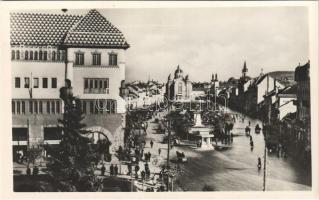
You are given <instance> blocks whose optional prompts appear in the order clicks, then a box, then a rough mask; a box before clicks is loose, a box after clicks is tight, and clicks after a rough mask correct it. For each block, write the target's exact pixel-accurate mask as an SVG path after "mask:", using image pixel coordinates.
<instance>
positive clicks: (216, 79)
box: [215, 73, 218, 81]
mask: <svg viewBox="0 0 319 200" xmlns="http://www.w3.org/2000/svg"><path fill="white" fill-rule="evenodd" d="M215 81H218V78H217V73H216V74H215Z"/></svg>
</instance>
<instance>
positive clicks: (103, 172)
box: [101, 164, 105, 176]
mask: <svg viewBox="0 0 319 200" xmlns="http://www.w3.org/2000/svg"><path fill="white" fill-rule="evenodd" d="M104 174H105V166H104V164H103V165H102V167H101V175H102V176H104Z"/></svg>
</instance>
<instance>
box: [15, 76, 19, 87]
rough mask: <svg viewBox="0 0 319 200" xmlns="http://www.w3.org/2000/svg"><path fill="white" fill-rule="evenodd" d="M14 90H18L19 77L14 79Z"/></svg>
mask: <svg viewBox="0 0 319 200" xmlns="http://www.w3.org/2000/svg"><path fill="white" fill-rule="evenodd" d="M14 82H15V88H20V78H19V77H15V81H14Z"/></svg>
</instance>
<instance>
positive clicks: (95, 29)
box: [10, 10, 129, 152]
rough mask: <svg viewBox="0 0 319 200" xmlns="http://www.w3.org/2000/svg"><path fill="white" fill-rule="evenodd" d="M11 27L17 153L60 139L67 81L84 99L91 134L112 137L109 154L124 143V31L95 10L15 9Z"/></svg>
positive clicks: (13, 122)
mask: <svg viewBox="0 0 319 200" xmlns="http://www.w3.org/2000/svg"><path fill="white" fill-rule="evenodd" d="M10 25H11V31H10V43H11V69H12V79H11V80H12V81H13V82H12V84H11V85H12V88H11V90H12V140H13V141H12V142H13V152H16V151H17V150H19V149H26V148H27V146H30V147H35V146H39V145H40V144H58V143H59V140H60V138H61V133H59V129H58V128H57V123H58V122H57V119H58V118H60V119H61V118H62V113H63V102H62V101H61V99H60V97H59V89H60V88H61V87H63V86H64V85H65V80H66V79H68V80H70V81H71V84H72V88H73V94H74V95H75V96H76V97H78V98H79V99H80V100H81V103H82V111H83V114H84V116H85V118H84V121H83V122H84V123H85V124H86V125H87V129H89V130H91V131H92V132H93V134H91V135H88V137H93V138H94V139H96V138H102V139H107V140H110V141H111V143H112V144H111V146H110V151H111V152H114V151H116V150H117V148H118V147H119V146H120V145H123V143H124V141H123V140H124V128H125V112H126V102H125V100H124V99H123V98H122V95H121V92H120V88H121V83H122V82H124V80H125V52H126V50H127V49H128V48H129V44H128V43H127V41H126V39H125V38H124V35H123V34H122V33H121V32H120V31H119V30H118V29H117V28H116V27H115V26H114V25H113V24H111V23H110V22H109V21H108V20H107V19H106V18H105V17H104V16H103V15H102V14H101V13H99V12H98V11H97V10H90V11H89V12H88V13H87V14H86V15H83V16H82V15H70V14H67V13H59V14H47V13H34V12H33V13H31V12H26V13H11V16H10Z"/></svg>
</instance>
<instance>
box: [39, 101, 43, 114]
mask: <svg viewBox="0 0 319 200" xmlns="http://www.w3.org/2000/svg"><path fill="white" fill-rule="evenodd" d="M39 113H40V114H42V113H43V103H42V101H39Z"/></svg>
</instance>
